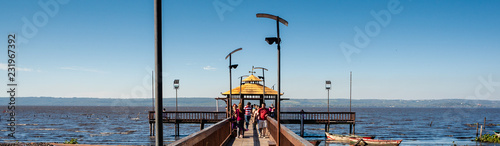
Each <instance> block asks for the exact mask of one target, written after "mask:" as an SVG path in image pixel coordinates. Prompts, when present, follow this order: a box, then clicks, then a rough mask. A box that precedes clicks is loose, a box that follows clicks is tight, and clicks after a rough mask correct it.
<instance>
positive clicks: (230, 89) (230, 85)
mask: <svg viewBox="0 0 500 146" xmlns="http://www.w3.org/2000/svg"><path fill="white" fill-rule="evenodd" d="M232 81H233V80H232V79H231V54H229V96H227V110H228V112H227V113H228V115H227V117H228V118H229V117H231V115H232V114H233V111H232V107H231V101H232V100H233V99H232V96H233V82H232Z"/></svg>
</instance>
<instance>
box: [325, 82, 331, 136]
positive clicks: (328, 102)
mask: <svg viewBox="0 0 500 146" xmlns="http://www.w3.org/2000/svg"><path fill="white" fill-rule="evenodd" d="M331 87H332V82H331V81H330V80H326V82H325V89H326V90H327V91H328V101H327V104H328V106H327V107H328V109H327V111H328V126H326V128H327V129H326V131H327V132H328V131H330V89H331Z"/></svg>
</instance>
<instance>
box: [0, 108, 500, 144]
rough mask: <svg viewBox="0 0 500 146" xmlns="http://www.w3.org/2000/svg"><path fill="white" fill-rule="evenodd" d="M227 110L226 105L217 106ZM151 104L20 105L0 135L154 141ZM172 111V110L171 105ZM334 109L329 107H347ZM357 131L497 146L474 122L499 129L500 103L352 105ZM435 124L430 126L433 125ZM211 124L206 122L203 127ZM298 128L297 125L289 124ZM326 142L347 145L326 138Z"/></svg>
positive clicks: (317, 133) (320, 129)
mask: <svg viewBox="0 0 500 146" xmlns="http://www.w3.org/2000/svg"><path fill="white" fill-rule="evenodd" d="M219 109H221V110H222V109H223V108H219ZM301 109H304V111H326V109H325V108H299V109H297V108H283V111H300V110H301ZM149 110H152V108H151V107H63V106H59V107H44V106H28V107H26V106H25V107H16V122H17V127H16V134H15V136H16V138H10V137H8V136H7V134H8V133H9V132H8V131H7V124H8V123H7V118H9V116H8V115H7V113H2V114H1V120H0V123H1V126H0V127H1V129H0V130H1V132H2V134H1V135H0V139H1V140H2V141H3V142H15V141H19V142H64V141H65V140H70V139H71V138H78V142H79V143H86V144H130V145H150V144H154V137H150V136H149V130H148V126H149V125H148V119H147V112H148V111H149ZM169 110H173V108H172V109H169ZM179 110H185V111H215V107H196V108H193V107H189V108H187V107H180V108H179ZM348 110H349V109H336V108H333V109H331V111H348ZM353 111H354V112H356V133H357V134H360V135H375V136H376V138H377V139H403V143H402V144H401V145H452V144H454V143H455V144H458V145H494V144H487V143H486V144H484V143H482V144H481V143H475V142H471V141H470V140H471V139H473V138H474V137H475V134H476V127H475V126H469V125H468V124H473V123H483V122H484V118H485V117H486V118H487V119H486V124H487V125H490V126H487V127H486V130H485V132H484V133H486V134H492V133H493V132H492V131H493V130H500V126H499V124H500V117H499V115H500V114H499V113H500V108H493V109H490V108H353ZM431 123H432V125H431ZM199 126H200V125H199V124H181V127H180V129H181V130H180V134H181V137H184V136H187V135H189V134H191V133H194V132H196V131H198V130H199ZM208 126H210V124H207V125H205V127H208ZM286 126H287V127H288V128H289V129H291V130H292V131H294V132H296V133H299V129H300V127H299V125H297V124H286ZM324 128H325V125H314V124H310V125H306V126H305V129H306V130H305V136H306V139H308V140H322V145H325V137H324V130H325V129H324ZM173 129H174V125H173V124H164V131H163V132H164V140H165V141H167V142H171V141H174V140H175V138H174V136H173V135H174V130H173ZM330 132H333V133H337V134H346V133H348V132H349V125H332V126H331V129H330ZM327 145H344V144H336V143H327Z"/></svg>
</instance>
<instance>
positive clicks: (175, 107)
mask: <svg viewBox="0 0 500 146" xmlns="http://www.w3.org/2000/svg"><path fill="white" fill-rule="evenodd" d="M177 111H178V110H177V89H175V119H176V120H177Z"/></svg>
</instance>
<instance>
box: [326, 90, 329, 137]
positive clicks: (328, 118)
mask: <svg viewBox="0 0 500 146" xmlns="http://www.w3.org/2000/svg"><path fill="white" fill-rule="evenodd" d="M327 91H328V101H327V103H328V110H327V111H328V126H327V129H326V131H327V132H329V131H330V89H328V90H327Z"/></svg>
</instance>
